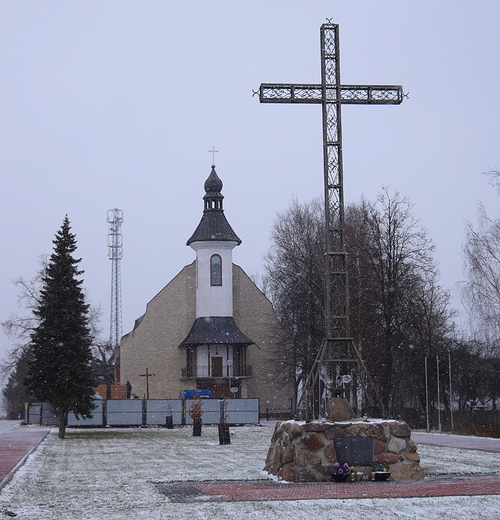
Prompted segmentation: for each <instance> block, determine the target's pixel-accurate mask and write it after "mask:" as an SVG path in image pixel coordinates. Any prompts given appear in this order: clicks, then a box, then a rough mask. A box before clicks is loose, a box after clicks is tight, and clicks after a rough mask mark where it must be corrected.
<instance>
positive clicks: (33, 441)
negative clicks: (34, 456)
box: [0, 426, 50, 488]
mask: <svg viewBox="0 0 500 520" xmlns="http://www.w3.org/2000/svg"><path fill="white" fill-rule="evenodd" d="M49 431H50V427H46V426H29V427H28V426H27V427H22V426H16V427H11V428H6V429H1V430H0V488H1V487H2V486H3V485H4V484H6V483H7V481H8V477H10V476H12V473H13V472H14V469H15V468H16V466H18V465H21V464H22V463H23V462H24V461H25V459H26V457H27V456H28V454H29V453H30V451H31V450H32V449H34V448H35V447H36V446H37V445H38V443H39V442H41V441H42V439H43V438H44V437H45V436H46V435H47V433H48V432H49Z"/></svg>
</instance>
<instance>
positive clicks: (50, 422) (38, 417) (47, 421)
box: [28, 403, 59, 426]
mask: <svg viewBox="0 0 500 520" xmlns="http://www.w3.org/2000/svg"><path fill="white" fill-rule="evenodd" d="M28 424H40V425H43V426H57V425H58V424H59V420H58V417H57V415H56V414H55V413H54V411H53V410H52V407H51V406H50V404H49V403H31V404H29V408H28Z"/></svg>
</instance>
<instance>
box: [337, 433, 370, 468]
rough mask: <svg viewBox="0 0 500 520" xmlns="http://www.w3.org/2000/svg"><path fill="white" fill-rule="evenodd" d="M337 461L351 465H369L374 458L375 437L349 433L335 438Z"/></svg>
mask: <svg viewBox="0 0 500 520" xmlns="http://www.w3.org/2000/svg"><path fill="white" fill-rule="evenodd" d="M334 443H335V453H336V454H337V462H339V463H340V464H344V462H347V463H348V464H349V465H350V466H369V465H370V464H371V462H372V460H373V438H372V437H361V436H358V435H349V436H347V437H340V438H339V439H335V441H334Z"/></svg>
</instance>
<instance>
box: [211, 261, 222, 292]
mask: <svg viewBox="0 0 500 520" xmlns="http://www.w3.org/2000/svg"><path fill="white" fill-rule="evenodd" d="M210 285H222V258H221V257H220V256H219V255H212V256H211V258H210Z"/></svg>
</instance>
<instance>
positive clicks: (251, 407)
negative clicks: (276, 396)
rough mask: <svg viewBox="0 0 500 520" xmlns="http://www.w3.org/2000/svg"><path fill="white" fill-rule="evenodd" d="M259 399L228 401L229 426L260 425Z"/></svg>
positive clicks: (227, 420)
mask: <svg viewBox="0 0 500 520" xmlns="http://www.w3.org/2000/svg"><path fill="white" fill-rule="evenodd" d="M259 408H260V404H259V400H258V399H229V400H228V401H227V419H226V422H227V423H228V424H259V422H260V414H259Z"/></svg>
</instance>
